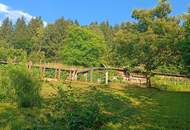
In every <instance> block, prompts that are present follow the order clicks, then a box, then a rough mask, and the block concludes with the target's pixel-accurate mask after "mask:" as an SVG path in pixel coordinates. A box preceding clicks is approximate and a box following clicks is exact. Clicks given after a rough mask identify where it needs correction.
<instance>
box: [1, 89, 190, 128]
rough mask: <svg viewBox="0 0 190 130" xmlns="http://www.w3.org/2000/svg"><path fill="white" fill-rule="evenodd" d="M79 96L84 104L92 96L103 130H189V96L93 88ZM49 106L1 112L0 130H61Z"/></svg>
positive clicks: (7, 108) (186, 94) (141, 90)
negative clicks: (97, 105) (99, 110)
mask: <svg viewBox="0 0 190 130" xmlns="http://www.w3.org/2000/svg"><path fill="white" fill-rule="evenodd" d="M77 91H78V90H77ZM81 94H82V95H83V97H81V98H85V100H88V98H91V97H92V96H93V95H95V97H96V101H97V102H98V103H99V105H100V108H101V111H102V113H104V116H105V120H106V121H105V126H104V127H103V128H102V130H188V129H190V111H189V110H190V103H189V99H190V93H183V92H180V93H178V92H165V91H160V90H157V89H153V88H137V87H127V88H123V89H116V88H109V87H103V88H101V87H98V88H97V87H96V88H94V89H90V90H86V91H82V92H81ZM50 101H51V100H50ZM49 103H50V102H46V103H45V105H44V107H43V108H41V109H37V108H34V109H18V108H16V107H13V106H10V107H6V108H4V109H2V110H1V109H0V110H1V113H0V130H52V129H53V130H63V129H64V124H62V122H61V120H60V119H58V120H57V119H56V118H57V117H56V116H55V115H54V112H53V111H52V110H51V108H49V105H50V104H49ZM51 103H52V102H51ZM52 105H53V104H52ZM64 130H66V129H64Z"/></svg>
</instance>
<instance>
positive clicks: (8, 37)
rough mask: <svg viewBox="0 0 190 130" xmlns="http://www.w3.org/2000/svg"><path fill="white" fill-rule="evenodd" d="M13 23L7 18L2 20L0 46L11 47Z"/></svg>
mask: <svg viewBox="0 0 190 130" xmlns="http://www.w3.org/2000/svg"><path fill="white" fill-rule="evenodd" d="M12 38H13V24H12V21H11V20H10V19H9V18H6V19H4V20H3V22H2V25H1V27H0V42H1V43H3V44H1V46H2V47H12V41H13V39H12Z"/></svg>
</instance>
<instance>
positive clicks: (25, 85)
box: [0, 65, 41, 107]
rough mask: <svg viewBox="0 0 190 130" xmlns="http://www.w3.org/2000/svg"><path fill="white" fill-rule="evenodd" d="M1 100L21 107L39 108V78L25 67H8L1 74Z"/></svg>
mask: <svg viewBox="0 0 190 130" xmlns="http://www.w3.org/2000/svg"><path fill="white" fill-rule="evenodd" d="M0 75H1V79H0V88H1V94H0V95H1V99H2V100H3V99H7V100H8V101H11V102H16V103H17V105H18V106H20V107H34V106H39V105H40V102H41V97H40V88H41V82H40V81H39V79H38V78H39V76H36V75H35V73H34V72H29V71H28V70H27V69H26V68H25V67H24V66H11V65H10V66H7V68H6V69H5V70H3V71H1V72H0Z"/></svg>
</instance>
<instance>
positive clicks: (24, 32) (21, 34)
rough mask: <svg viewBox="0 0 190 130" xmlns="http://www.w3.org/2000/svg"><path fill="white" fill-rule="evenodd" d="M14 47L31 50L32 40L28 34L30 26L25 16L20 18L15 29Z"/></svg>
mask: <svg viewBox="0 0 190 130" xmlns="http://www.w3.org/2000/svg"><path fill="white" fill-rule="evenodd" d="M14 47H15V48H17V49H24V50H26V51H27V52H28V53H29V52H30V51H31V49H30V48H31V47H32V46H31V42H30V37H29V35H28V27H27V24H26V21H25V19H24V17H22V18H18V20H17V22H16V25H15V30H14Z"/></svg>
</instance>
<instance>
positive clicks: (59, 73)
mask: <svg viewBox="0 0 190 130" xmlns="http://www.w3.org/2000/svg"><path fill="white" fill-rule="evenodd" d="M60 79H61V69H60V68H59V69H58V80H60Z"/></svg>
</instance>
